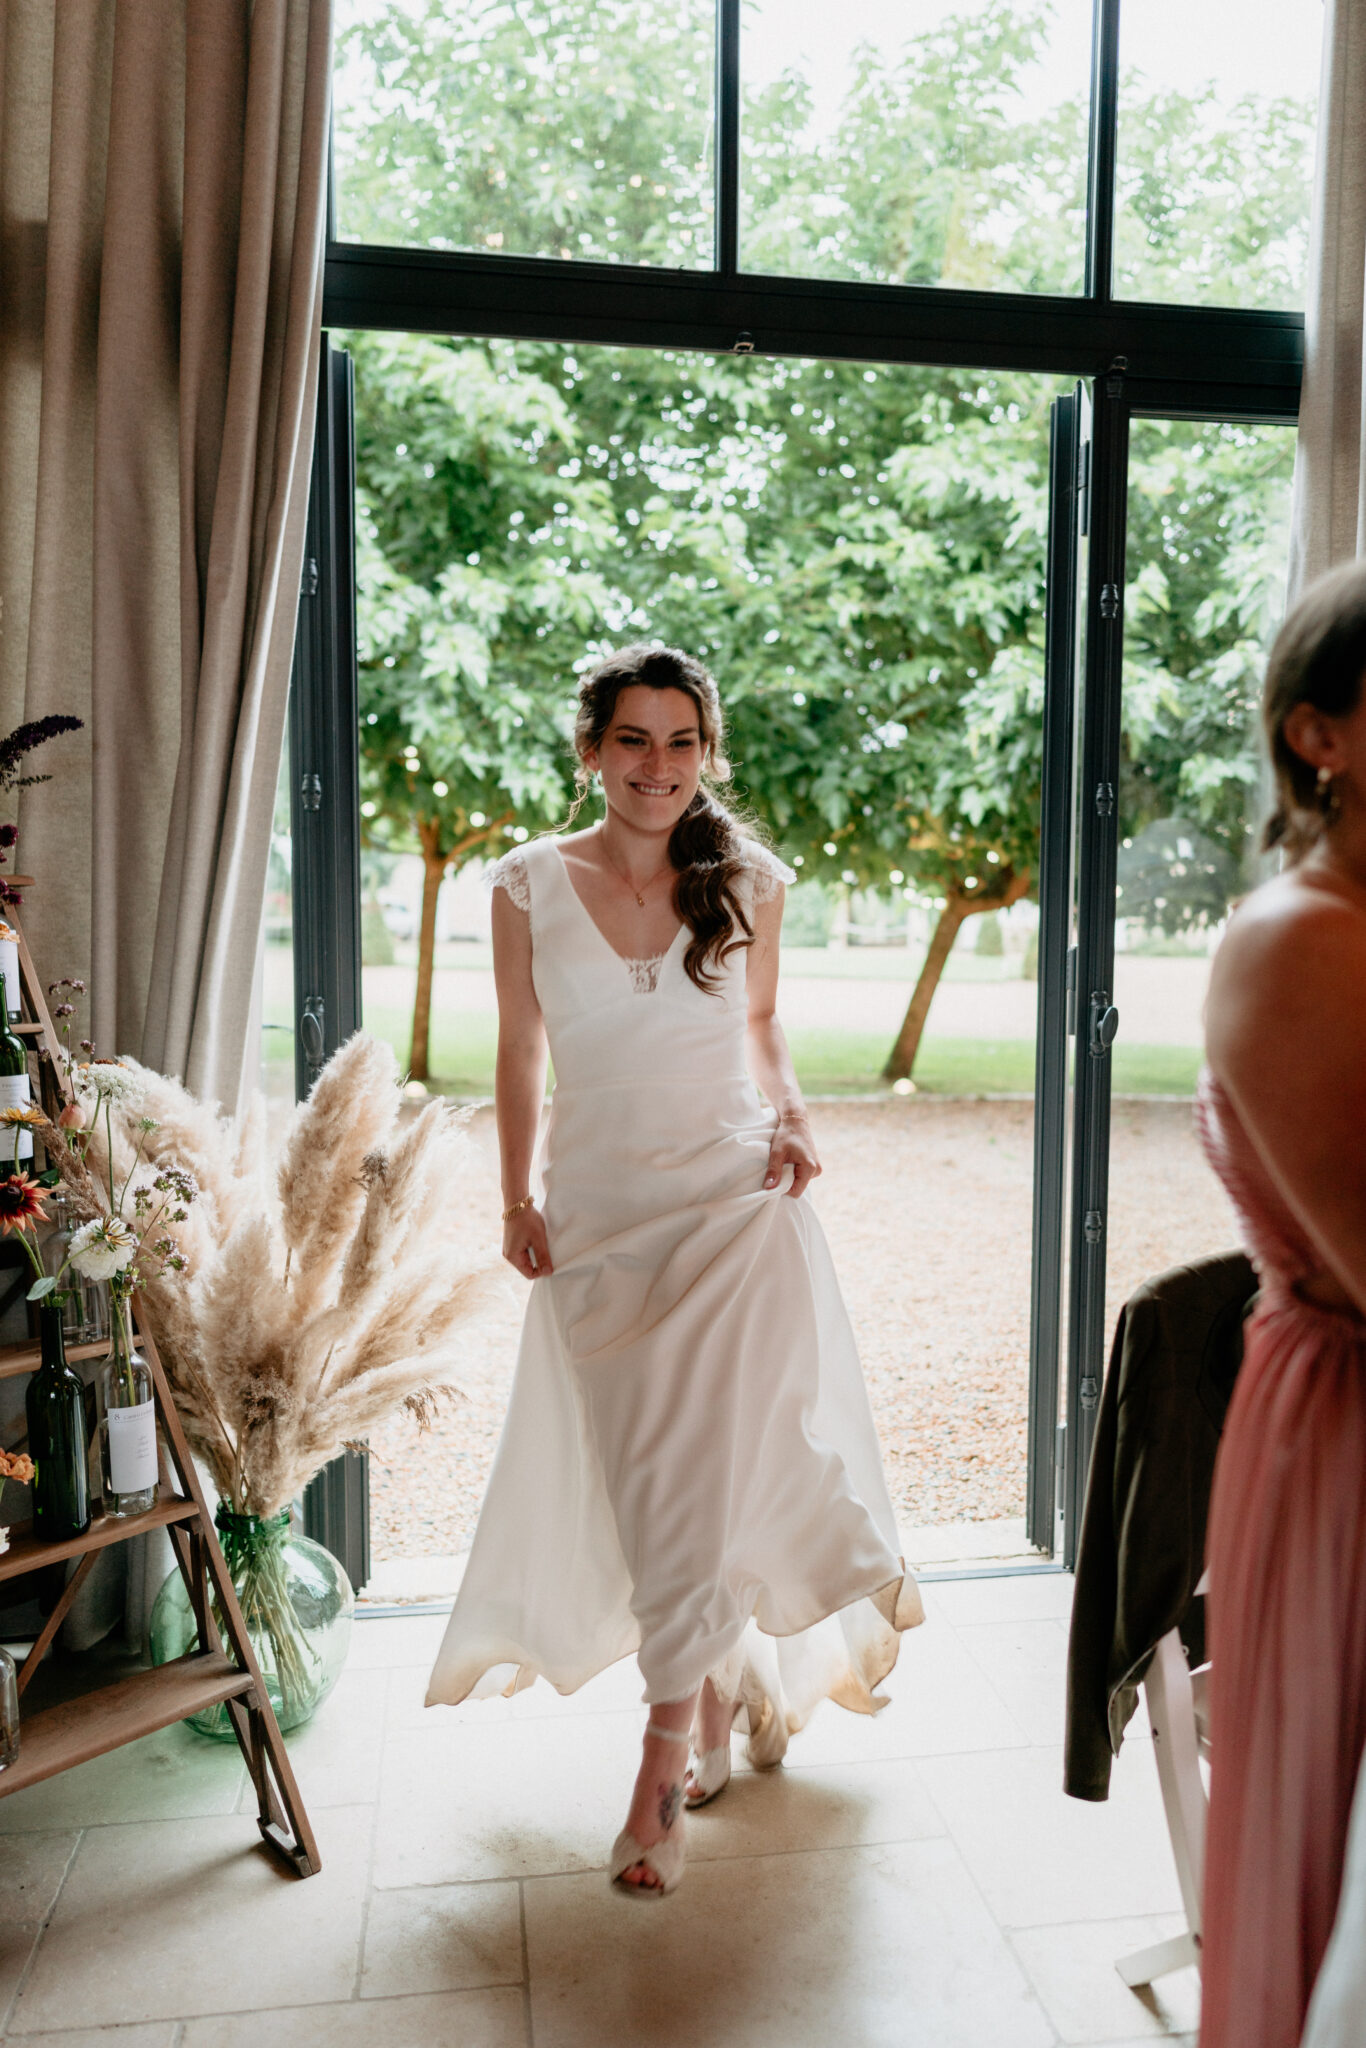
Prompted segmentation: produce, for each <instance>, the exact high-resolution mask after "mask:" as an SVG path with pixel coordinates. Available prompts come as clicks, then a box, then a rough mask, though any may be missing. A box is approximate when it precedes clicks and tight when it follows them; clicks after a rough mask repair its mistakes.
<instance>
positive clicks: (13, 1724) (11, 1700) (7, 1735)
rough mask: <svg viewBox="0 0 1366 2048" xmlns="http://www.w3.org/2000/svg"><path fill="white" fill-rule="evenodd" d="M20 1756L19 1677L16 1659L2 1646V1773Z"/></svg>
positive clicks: (0, 1687)
mask: <svg viewBox="0 0 1366 2048" xmlns="http://www.w3.org/2000/svg"><path fill="white" fill-rule="evenodd" d="M18 1755H19V1677H18V1673H17V1672H16V1670H15V1666H14V1659H13V1657H11V1655H10V1653H9V1651H8V1650H6V1649H5V1648H4V1647H3V1646H0V1771H3V1770H5V1769H7V1768H8V1766H9V1765H10V1764H12V1763H14V1762H16V1761H17V1759H18Z"/></svg>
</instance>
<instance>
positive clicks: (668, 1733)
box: [645, 1721, 692, 1742]
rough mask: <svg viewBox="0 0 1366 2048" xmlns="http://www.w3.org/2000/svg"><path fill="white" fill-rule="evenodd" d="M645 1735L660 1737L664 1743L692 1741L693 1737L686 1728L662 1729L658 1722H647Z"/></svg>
mask: <svg viewBox="0 0 1366 2048" xmlns="http://www.w3.org/2000/svg"><path fill="white" fill-rule="evenodd" d="M645 1733H646V1734H647V1735H658V1736H659V1738H660V1740H661V1741H663V1742H691V1741H692V1737H691V1735H690V1734H689V1733H688V1731H687V1729H686V1728H661V1727H660V1725H659V1723H658V1721H647V1722H646V1723H645Z"/></svg>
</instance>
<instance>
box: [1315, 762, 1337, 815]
mask: <svg viewBox="0 0 1366 2048" xmlns="http://www.w3.org/2000/svg"><path fill="white" fill-rule="evenodd" d="M1315 786H1316V794H1317V796H1318V800H1319V809H1320V811H1321V812H1322V813H1323V818H1324V823H1325V824H1328V825H1331V824H1333V823H1334V822H1335V821H1336V819H1337V816H1338V812H1339V809H1340V805H1339V803H1338V793H1337V790H1336V788H1335V787H1334V783H1333V771H1332V769H1331V768H1320V770H1319V772H1318V774H1317V776H1316V777H1315Z"/></svg>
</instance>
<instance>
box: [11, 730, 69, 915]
mask: <svg viewBox="0 0 1366 2048" xmlns="http://www.w3.org/2000/svg"><path fill="white" fill-rule="evenodd" d="M84 722H85V721H84V720H83V719H80V718H71V717H69V716H68V715H67V713H66V712H64V711H57V712H53V713H52V715H51V716H50V717H48V718H30V719H28V720H26V721H25V723H24V724H23V725H16V726H15V728H14V730H13V732H9V733H6V734H5V736H4V738H3V739H0V791H9V790H12V789H31V788H32V787H33V785H34V784H35V783H38V782H51V780H52V777H51V776H50V775H21V774H20V772H19V771H20V769H21V767H22V766H23V761H24V756H25V755H26V754H30V753H32V751H33V749H34V748H35V747H40V746H42V744H43V742H44V741H45V740H52V739H56V738H57V736H58V734H59V733H64V732H79V731H80V730H81V727H82V725H83V724H84ZM18 837H19V828H18V826H17V825H10V824H5V825H0V867H3V865H4V863H5V861H6V859H7V858H8V856H9V853H10V850H11V849H12V847H13V845H14V842H15V841H16V839H17V838H18ZM23 900H24V899H23V897H22V896H21V894H20V893H19V891H18V890H17V889H16V888H15V886H14V884H13V882H10V881H7V880H6V878H5V877H4V876H3V875H0V903H13V904H16V905H18V904H21V903H22V902H23Z"/></svg>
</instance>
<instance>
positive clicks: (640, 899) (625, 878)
mask: <svg viewBox="0 0 1366 2048" xmlns="http://www.w3.org/2000/svg"><path fill="white" fill-rule="evenodd" d="M598 844H599V845H600V846H601V848H602V850H603V852H604V853H605V854H606V855H607V865H608V866H609V867H610V868H611V869H612V871H613V873H614V874H615V875H616V877H617V879H618V881H620V882H624V883H625V885H626V887H627V888H628V889H629V890H630V892H631V894H632V895H633V896H634V897H635V899H636V902H637V903H638V904H639V905H640V907H641V909H642V910H643V909H644V908H645V891H644V890H643V889H637V887H636V885H635V883H634V882H633V881H632V880H631V878H630V876H629V875H624V874H623V873H622V871H621V869H620V868H619V867H618V866H617V864H616V862H615V860H613V858H612V849H611V847H610V846H609V845H608V844H607V841H606V839H605V838H603V839H600V840H599V841H598ZM672 866H673V862H672V861H668V860H666V861H665V863H664V865H663V867H662V868H656V869H655V871H654V873H653V874H652V875H651V877H650V879H649V881H648V882H647V883H646V884H645V888H646V889H653V887H654V885H655V883H656V882H657V881H658V880H659V878H660V876H661V875H666V874H667V873H668V872H669V870H670V868H671V867H672Z"/></svg>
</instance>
